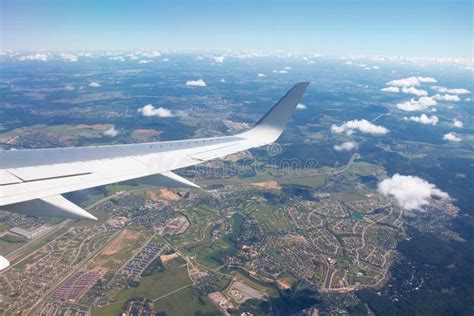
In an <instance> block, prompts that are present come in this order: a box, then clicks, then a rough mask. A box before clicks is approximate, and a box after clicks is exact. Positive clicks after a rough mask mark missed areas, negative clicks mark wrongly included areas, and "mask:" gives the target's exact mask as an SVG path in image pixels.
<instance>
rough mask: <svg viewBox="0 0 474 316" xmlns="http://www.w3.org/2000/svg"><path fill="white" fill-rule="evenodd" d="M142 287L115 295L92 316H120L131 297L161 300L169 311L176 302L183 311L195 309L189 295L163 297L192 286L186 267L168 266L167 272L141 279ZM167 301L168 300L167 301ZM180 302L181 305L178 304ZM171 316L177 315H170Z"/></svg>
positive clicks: (158, 303) (95, 310) (93, 312)
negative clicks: (170, 305) (111, 300)
mask: <svg viewBox="0 0 474 316" xmlns="http://www.w3.org/2000/svg"><path fill="white" fill-rule="evenodd" d="M139 282H140V285H139V286H138V287H136V288H128V289H126V290H122V291H120V292H118V293H117V294H116V295H115V299H114V301H113V302H112V303H111V304H109V305H107V306H104V307H100V308H96V309H94V310H93V311H92V315H118V314H119V313H120V311H121V309H122V307H123V305H124V304H125V302H126V301H127V299H129V298H131V297H146V298H148V299H152V300H153V299H156V298H160V297H162V298H161V299H160V301H161V300H164V301H163V304H164V307H163V308H166V309H169V308H171V307H169V303H170V301H171V302H173V301H174V302H175V303H174V304H177V305H184V306H180V307H179V308H183V309H192V308H194V307H193V306H194V304H195V302H193V300H190V299H189V297H187V295H185V296H184V297H185V298H186V299H183V294H179V292H176V293H175V294H176V295H177V296H175V294H173V295H170V296H166V297H163V296H164V295H167V294H169V293H171V292H173V291H175V290H177V289H180V288H182V287H183V286H186V285H190V284H191V281H190V279H189V277H188V273H187V268H186V266H180V267H175V266H172V265H170V266H167V268H166V270H165V271H162V272H156V273H154V274H152V275H150V276H146V277H142V278H140V281H139ZM183 291H184V289H183ZM165 299H166V300H165ZM160 301H157V304H155V307H156V308H157V309H158V310H160V304H161V302H160ZM177 302H179V304H178V303H177ZM170 315H177V314H173V313H170Z"/></svg>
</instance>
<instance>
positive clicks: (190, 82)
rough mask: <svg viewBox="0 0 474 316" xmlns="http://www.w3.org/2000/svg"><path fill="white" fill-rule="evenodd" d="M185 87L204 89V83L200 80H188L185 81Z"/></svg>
mask: <svg viewBox="0 0 474 316" xmlns="http://www.w3.org/2000/svg"><path fill="white" fill-rule="evenodd" d="M186 85H187V86H190V87H205V86H206V83H205V82H204V80H202V79H198V80H188V81H186Z"/></svg>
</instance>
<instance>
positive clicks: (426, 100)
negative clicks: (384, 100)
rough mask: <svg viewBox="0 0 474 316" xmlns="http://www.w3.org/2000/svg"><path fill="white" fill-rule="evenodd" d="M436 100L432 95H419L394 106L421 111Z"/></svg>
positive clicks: (404, 109) (434, 103)
mask: <svg viewBox="0 0 474 316" xmlns="http://www.w3.org/2000/svg"><path fill="white" fill-rule="evenodd" d="M436 104H437V102H436V100H435V99H433V98H432V97H421V98H419V99H418V100H415V99H411V100H410V101H406V102H400V103H398V104H397V105H396V107H397V108H398V109H400V110H403V111H408V112H411V111H423V110H426V109H427V108H429V107H430V106H434V105H436Z"/></svg>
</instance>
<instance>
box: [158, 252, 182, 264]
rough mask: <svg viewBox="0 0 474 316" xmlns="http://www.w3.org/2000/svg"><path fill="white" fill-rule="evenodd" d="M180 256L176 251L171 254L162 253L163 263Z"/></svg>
mask: <svg viewBox="0 0 474 316" xmlns="http://www.w3.org/2000/svg"><path fill="white" fill-rule="evenodd" d="M178 257H179V255H178V254H177V253H176V252H174V253H172V254H169V255H162V256H160V259H161V261H162V262H163V263H167V262H168V261H170V260H173V259H176V258H178Z"/></svg>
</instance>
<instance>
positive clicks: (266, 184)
mask: <svg viewBox="0 0 474 316" xmlns="http://www.w3.org/2000/svg"><path fill="white" fill-rule="evenodd" d="M249 184H250V185H252V186H254V187H257V188H261V189H267V190H280V189H281V186H280V185H279V184H278V182H276V181H275V180H268V181H262V182H253V183H249Z"/></svg>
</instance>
